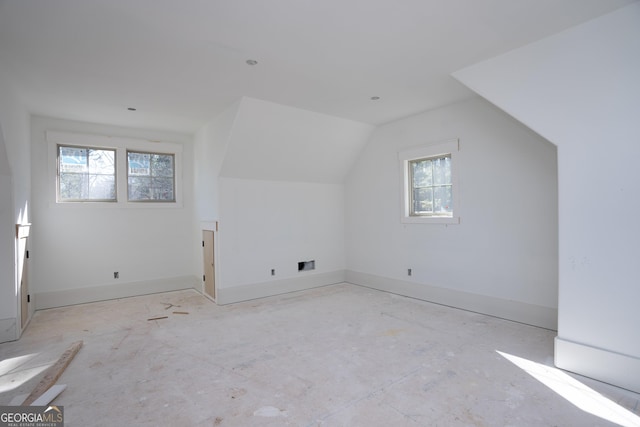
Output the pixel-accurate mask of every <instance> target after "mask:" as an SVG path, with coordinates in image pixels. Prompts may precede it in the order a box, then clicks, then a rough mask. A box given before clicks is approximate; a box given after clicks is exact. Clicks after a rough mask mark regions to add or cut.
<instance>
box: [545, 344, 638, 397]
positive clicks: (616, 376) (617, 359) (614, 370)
mask: <svg viewBox="0 0 640 427" xmlns="http://www.w3.org/2000/svg"><path fill="white" fill-rule="evenodd" d="M555 365H556V366H557V367H558V368H560V369H564V370H567V371H571V372H575V373H578V374H580V375H584V376H587V377H590V378H594V379H597V380H598V381H604V382H606V383H609V384H613V385H615V386H617V387H622V388H626V389H628V390H631V391H634V392H636V393H640V359H638V358H636V357H633V356H628V355H625V354H620V353H616V352H613V351H608V350H605V349H601V348H596V347H591V346H589V345H586V344H581V343H577V342H573V341H569V340H565V339H563V338H560V337H556V338H555Z"/></svg>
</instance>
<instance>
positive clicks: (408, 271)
mask: <svg viewBox="0 0 640 427" xmlns="http://www.w3.org/2000/svg"><path fill="white" fill-rule="evenodd" d="M411 273H412V271H411V269H410V268H407V276H411Z"/></svg>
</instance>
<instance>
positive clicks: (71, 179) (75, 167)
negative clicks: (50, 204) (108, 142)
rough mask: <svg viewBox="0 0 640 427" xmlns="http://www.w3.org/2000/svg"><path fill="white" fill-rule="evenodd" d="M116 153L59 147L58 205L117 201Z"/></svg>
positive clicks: (85, 148)
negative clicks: (59, 203)
mask: <svg viewBox="0 0 640 427" xmlns="http://www.w3.org/2000/svg"><path fill="white" fill-rule="evenodd" d="M115 153H116V152H115V150H109V149H96V148H88V147H71V146H59V147H58V201H61V202H90V201H115V200H116V177H115V173H116V165H115Z"/></svg>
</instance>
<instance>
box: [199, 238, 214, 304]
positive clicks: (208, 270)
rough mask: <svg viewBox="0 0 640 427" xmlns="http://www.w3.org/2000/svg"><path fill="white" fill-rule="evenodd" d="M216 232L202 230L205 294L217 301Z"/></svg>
mask: <svg viewBox="0 0 640 427" xmlns="http://www.w3.org/2000/svg"><path fill="white" fill-rule="evenodd" d="M214 239H215V232H214V231H213V230H202V253H203V259H204V293H205V294H206V295H207V296H209V297H210V298H212V299H213V300H215V299H216V279H215V273H216V270H215V249H214V243H215V240H214Z"/></svg>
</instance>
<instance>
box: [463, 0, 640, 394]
mask: <svg viewBox="0 0 640 427" xmlns="http://www.w3.org/2000/svg"><path fill="white" fill-rule="evenodd" d="M639 53H640V3H634V4H632V5H630V6H627V7H625V8H623V9H620V10H618V11H616V12H613V13H611V14H608V15H605V16H603V17H600V18H598V19H595V20H593V21H590V22H587V23H585V24H583V25H580V26H577V27H575V28H573V29H569V30H567V31H565V32H562V33H560V34H557V35H555V36H552V37H549V38H547V39H544V40H541V41H539V42H536V43H533V44H531V45H529V46H525V47H523V48H521V49H517V50H515V51H513V52H510V53H508V54H505V55H502V56H500V57H496V58H494V59H491V60H488V61H485V62H483V63H480V64H477V65H474V66H472V67H469V68H467V69H464V70H461V71H459V72H457V73H455V76H456V77H457V78H458V79H459V80H461V81H462V82H463V83H465V84H466V85H468V86H469V87H470V88H471V89H473V90H475V91H476V92H478V93H479V94H481V95H483V96H484V97H486V98H487V99H488V100H490V101H491V102H493V103H494V104H496V105H498V106H499V107H500V108H502V109H503V110H505V111H506V112H508V113H509V114H511V115H513V116H514V117H516V118H517V119H518V120H520V121H522V122H523V123H525V124H526V125H528V126H529V127H530V128H532V129H534V130H535V131H536V132H538V133H539V134H541V135H544V136H545V137H547V138H548V139H549V140H550V141H552V142H553V143H555V144H557V145H558V168H559V170H558V174H559V197H560V203H559V209H560V211H559V226H560V233H559V239H560V241H559V243H560V252H559V286H560V297H559V329H558V338H557V340H556V364H557V365H558V366H559V367H562V368H565V369H568V370H572V371H575V372H578V373H581V374H583V375H587V376H591V377H594V378H597V379H600V380H603V381H607V382H611V383H613V384H616V385H619V386H622V387H626V388H629V389H632V390H635V391H640V335H639V334H638V325H640V310H638V301H640V286H638V283H640V267H639V266H640V264H639V263H638V260H637V257H638V253H639V251H638V242H639V241H640V227H639V226H638V225H637V224H636V222H637V219H638V218H640V198H638V194H640V168H638V159H639V158H640V144H639V141H640V120H638V118H639V117H640V84H639V83H638V76H640V54H639Z"/></svg>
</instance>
